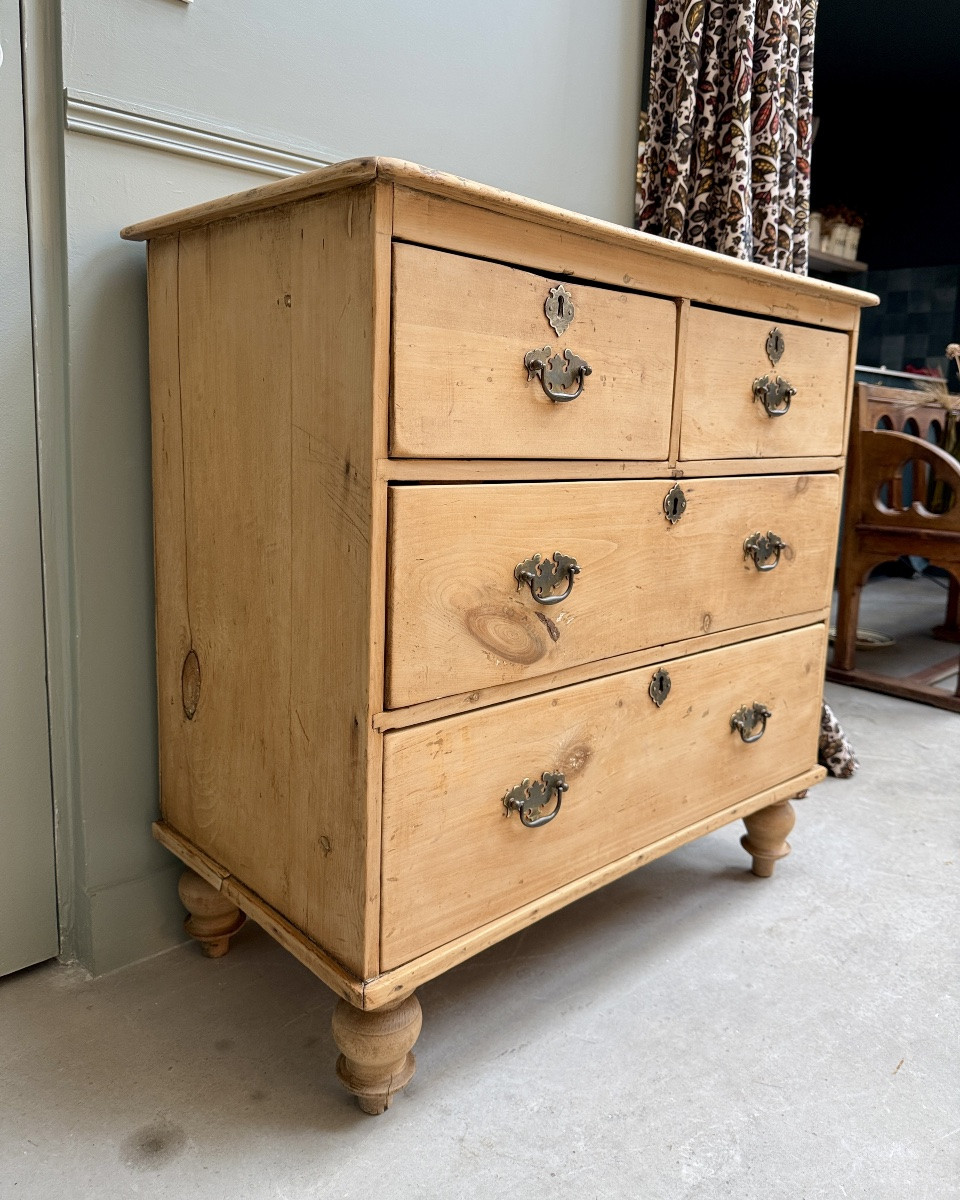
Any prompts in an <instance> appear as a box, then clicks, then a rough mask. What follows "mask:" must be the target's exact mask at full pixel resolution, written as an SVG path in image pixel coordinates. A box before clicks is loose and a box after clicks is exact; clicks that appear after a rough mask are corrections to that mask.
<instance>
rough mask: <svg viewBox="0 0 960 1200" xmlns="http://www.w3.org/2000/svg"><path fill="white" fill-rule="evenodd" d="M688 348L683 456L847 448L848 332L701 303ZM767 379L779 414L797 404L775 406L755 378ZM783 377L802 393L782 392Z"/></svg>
mask: <svg viewBox="0 0 960 1200" xmlns="http://www.w3.org/2000/svg"><path fill="white" fill-rule="evenodd" d="M774 328H777V329H779V331H780V337H781V338H782V342H781V343H780V344H781V345H782V353H781V354H780V357H779V358H777V361H776V364H775V365H774V363H773V362H772V361H771V359H770V358H769V357H768V355H767V340H768V338H769V337H770V335H771V332H772V331H773V330H774ZM775 340H776V339H775ZM771 345H773V343H771ZM686 347H687V349H686V355H685V360H686V361H685V372H684V392H683V396H684V398H683V415H682V419H681V427H680V429H681V432H680V457H681V458H683V459H710V458H779V457H794V456H817V455H838V454H842V453H843V448H844V447H843V429H844V406H845V401H846V393H847V366H848V361H849V354H850V339H849V337H848V335H847V334H844V333H835V332H832V331H830V330H825V329H811V328H809V327H807V326H805V325H780V326H775V324H774V322H772V321H770V320H758V319H757V318H755V317H739V316H736V315H734V314H733V313H725V312H715V311H713V310H712V309H706V308H693V309H691V311H690V323H689V326H688V328H687V338H686ZM778 348H779V347H776V348H774V357H775V358H776V357H777V349H778ZM763 379H766V380H768V381H769V385H770V389H771V390H770V392H769V393H768V402H769V405H770V408H771V409H772V410H773V412H774V413H778V412H780V410H781V409H783V408H784V407H785V406H786V405H787V404H789V407H788V409H787V411H786V412H783V413H780V415H772V416H771V415H770V414H769V413H768V411H767V407H766V406H765V404H764V402H763V400H762V399H759V398H758V397H757V394H756V393H755V391H754V384H755V383H758V382H759V381H762V380H763ZM778 379H780V380H783V381H785V383H787V384H789V386H790V387H791V388H793V389H795V395H793V396H792V397H789V396H786V395H785V394H784V393H782V392H781V395H780V397H779V398H778V397H777V394H776V386H777V380H778Z"/></svg>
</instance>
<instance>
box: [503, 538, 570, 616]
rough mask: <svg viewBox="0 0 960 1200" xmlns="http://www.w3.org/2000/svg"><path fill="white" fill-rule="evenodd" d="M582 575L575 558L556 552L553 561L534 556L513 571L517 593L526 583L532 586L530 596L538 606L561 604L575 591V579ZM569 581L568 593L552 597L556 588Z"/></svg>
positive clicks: (537, 555)
mask: <svg viewBox="0 0 960 1200" xmlns="http://www.w3.org/2000/svg"><path fill="white" fill-rule="evenodd" d="M579 574H580V567H579V565H578V563H577V560H576V559H575V558H571V557H570V555H569V554H561V553H560V552H559V551H558V550H555V551H554V554H553V558H552V560H546V559H542V557H541V555H539V554H533V555H531V556H530V558H526V559H524V560H523V562H522V563H517V565H516V567H514V569H513V577H514V579H516V581H517V591H519V590H520V588H522V587H523V585H524V584H525V583H528V584H529V585H530V594H531V596H533V598H534V600H536V602H537V603H538V604H560V603H561V602H562V601H564V600H566V598H567V597H568V596H569V595H570V593H571V592H572V591H573V581H574V578H575V577H576V576H577V575H579ZM564 580H567V588H566V591H564V592H562V593H561V594H560V595H559V596H551V595H550V592H552V591H553V589H554V588H556V587H559V586H560V584H561V583H562V582H563V581H564Z"/></svg>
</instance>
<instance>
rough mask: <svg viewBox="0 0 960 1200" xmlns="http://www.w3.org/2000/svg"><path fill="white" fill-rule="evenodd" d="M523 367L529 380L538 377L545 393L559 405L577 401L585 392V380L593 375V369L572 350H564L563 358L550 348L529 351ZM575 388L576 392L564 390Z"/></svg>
mask: <svg viewBox="0 0 960 1200" xmlns="http://www.w3.org/2000/svg"><path fill="white" fill-rule="evenodd" d="M523 365H524V366H525V367H526V368H527V379H528V380H530V379H533V378H534V376H537V377H538V378H539V379H540V386H541V387H542V388H543V390H544V392H546V394H547V395H548V396H549V397H550V399H551V400H554V401H556V403H558V404H562V403H565V402H566V401H568V400H576V398H577V397H578V396H579V395H580V393H581V392H582V391H583V381H584V379H585V378H586V377H587V376H588V375H592V374H593V368H592V367H591V366H590V365H589V364H588V363H586V362H584V360H583V359H582V358H580V357H579V356H578V355H576V354H574V352H573V351H572V350H564V352H563V355H562V356H561V355H559V354H554V353H553V351H552V350H551V349H550V347H549V346H542V347H541V348H540V349H539V350H528V351H527V353H526V354H525V355H524V356H523ZM573 387H576V391H565V390H564V389H565V388H573Z"/></svg>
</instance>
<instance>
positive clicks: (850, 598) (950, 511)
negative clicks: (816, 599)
mask: <svg viewBox="0 0 960 1200" xmlns="http://www.w3.org/2000/svg"><path fill="white" fill-rule="evenodd" d="M945 419H946V411H945V410H944V409H943V408H942V407H941V406H940V405H938V404H934V403H931V402H930V401H929V400H924V397H923V396H922V394H921V393H918V392H910V391H905V390H903V391H901V390H899V389H897V388H885V387H874V386H872V385H868V384H863V383H861V384H858V385H857V387H856V390H855V395H854V409H853V421H852V425H851V433H850V448H849V455H848V459H847V478H846V492H845V496H846V501H845V502H846V515H845V517H844V525H843V532H842V536H841V548H840V570H839V575H838V580H837V590H838V607H837V637H836V642H835V644H834V651H833V661H832V664H831V665H830V666H829V667H828V668H827V678H828V679H831V680H834V681H835V682H837V683H846V684H851V685H852V686H854V687H862V688H868V689H869V690H871V691H876V692H886V693H888V694H889V695H892V696H901V697H903V698H905V699H908V700H919V701H921V702H922V703H924V704H933V705H936V706H937V707H938V708H947V709H951V710H952V711H953V712H960V678H958V683H957V689H956V691H955V692H953V693H951V692H949V691H946V690H945V689H943V688H938V687H935V686H934V685H935V684H936V683H937V682H939V681H941V680H943V679H946V678H947V677H948V676H950V675H952V674H953V672H954V671H956V670H957V667H958V660H957V657H956V656H954V657H952V658H950V659H949V660H947V661H945V662H942V663H938V664H937V665H936V666H935V667H927V668H926V669H924V670H922V671H917V672H916V673H915V674H913V675H907V676H904V677H894V676H889V675H878V674H873V673H871V672H868V671H863V670H860V669H859V668H857V667H856V666H855V661H854V660H855V653H856V639H857V617H858V615H859V610H860V592H861V589H862V587H863V585H864V583H866V581H867V577H868V576H869V574H870V572H871V571H872V570H873V569H874V568H875V567H877V566H879V565H880V563H883V562H890V561H892V560H895V559H897V558H900V557H901V556H902V555H918V556H920V557H922V558H926V559H928V560H929V561H930V562H931V563H934V564H935V565H936V566H939V567H943V568H944V569H945V570H946V571H948V572H949V573H950V591H949V595H948V598H947V614H946V621H945V622H944V624H943V625H940V626H938V627H937V628H936V629H935V630H934V631H933V633H934V636H935V637H938V638H940V639H941V640H943V641H953V642H958V641H960V623H958V618H960V463H958V462H957V460H956V459H955V458H953V457H952V456H951V455H950V454H947V453H946V452H945V451H943V450H941V449H940V448H939V446H936V445H934V444H933V443H932V442H930V441H928V440H927V438H928V436H929V433H930V430H931V428H933V429H934V432H935V433H937V432H939V429H940V428H942V425H943V422H944V420H945ZM937 423H939V424H937ZM935 484H939V485H940V488H938V490H937V492H936V493H935V492H934V485H935ZM944 489H946V490H944ZM933 496H936V498H937V499H938V500H939V501H941V503H938V504H935V505H934V507H937V508H938V509H939V508H940V507H943V509H944V510H945V511H937V512H933V511H931V509H930V508H929V507H928V504H930V503H932V501H931V497H933Z"/></svg>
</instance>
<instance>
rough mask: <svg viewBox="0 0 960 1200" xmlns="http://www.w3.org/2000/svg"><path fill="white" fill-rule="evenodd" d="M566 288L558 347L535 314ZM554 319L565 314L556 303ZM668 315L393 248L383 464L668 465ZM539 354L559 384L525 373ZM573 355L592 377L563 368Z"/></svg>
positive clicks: (628, 301)
mask: <svg viewBox="0 0 960 1200" xmlns="http://www.w3.org/2000/svg"><path fill="white" fill-rule="evenodd" d="M561 282H562V283H563V287H564V288H565V289H566V292H567V294H568V298H564V299H562V304H563V305H565V306H566V311H565V314H564V315H567V316H568V315H569V311H570V309H569V306H570V305H571V304H572V305H573V318H572V320H571V321H570V324H569V326H568V327H567V328H566V329H564V331H563V332H562V333H561V334H557V333H556V332H555V331H554V329H553V328H551V326H550V324H549V323H548V320H547V315H546V313H545V311H544V302H545V301H546V300H547V297H548V293H549V291H550V289H551V288H552V287H554V286H556V285H558V284H559V283H561ZM557 303H558V305H559V304H560V303H561V300H560V299H558V301H557ZM675 342H676V308H675V306H674V305H673V303H672V302H671V301H669V300H655V299H652V298H650V297H647V296H637V295H635V294H633V293H630V292H616V291H613V290H612V289H609V288H597V287H588V286H586V285H585V284H580V283H572V282H569V281H559V280H555V279H544V278H542V277H541V276H539V275H532V274H530V273H529V272H526V271H518V270H516V269H514V268H512V267H505V266H501V265H499V264H497V263H489V262H483V261H481V260H479V259H474V258H466V257H463V256H461V255H453V254H444V253H442V252H441V251H438V250H428V249H425V248H424V247H422V246H408V245H403V244H400V243H397V244H395V245H394V248H393V382H392V390H391V429H390V453H391V454H393V455H395V456H397V457H410V458H584V459H625V458H627V459H637V460H646V461H649V460H654V461H656V460H662V459H665V458H666V457H667V452H668V447H669V441H670V419H671V408H672V396H673V374H674V359H675ZM544 349H548V350H549V354H548V355H544V356H543V357H544V358H549V359H552V360H553V365H554V366H555V367H556V368H558V369H559V368H565V369H567V373H566V374H565V375H563V374H561V375H553V374H551V373H550V365H549V363H548V364H547V366H546V367H544V369H542V370H541V371H540V374H539V375H538V374H537V373H536V370H537V368H536V365H535V364H531V366H530V367H529V368H528V367H527V366H525V365H524V360H525V358H526V356H527V354H528V352H530V351H539V350H544ZM565 350H569V351H571V353H572V354H574V355H575V356H576V357H577V358H578V359H581V360H583V362H585V363H586V364H587V366H588V367H589V368H590V374H588V375H584V376H583V377H582V384H583V391H582V393H581V394H580V395H579V396H577V397H576V399H572V400H571V399H559V400H553V399H551V398H550V397H549V396H548V395H547V393H546V391H545V385H546V386H547V387H549V388H550V390H551V391H552V392H555V393H564V394H566V395H570V394H572V393H573V392H574V391H576V386H577V383H578V382H579V375H578V373H577V370H576V369H575V367H576V364H573V366H572V367H571V366H570V364H567V363H565V362H564V361H563V360H562V359H560V358H559V357H556V356H559V355H562V353H563V352H564V351H565Z"/></svg>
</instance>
